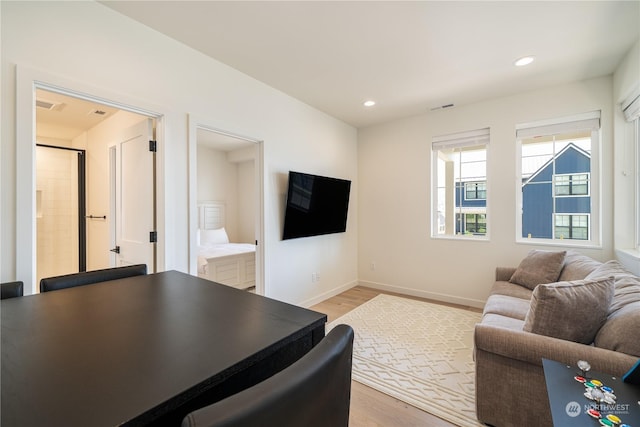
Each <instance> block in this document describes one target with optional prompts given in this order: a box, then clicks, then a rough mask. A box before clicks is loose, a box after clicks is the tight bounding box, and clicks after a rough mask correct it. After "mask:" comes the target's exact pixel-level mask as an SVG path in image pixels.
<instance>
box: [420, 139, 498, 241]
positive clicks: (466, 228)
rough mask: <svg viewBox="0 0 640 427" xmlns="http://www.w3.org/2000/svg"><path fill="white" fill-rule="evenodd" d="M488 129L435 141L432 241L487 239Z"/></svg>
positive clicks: (433, 141)
mask: <svg viewBox="0 0 640 427" xmlns="http://www.w3.org/2000/svg"><path fill="white" fill-rule="evenodd" d="M488 144H489V129H488V128H486V129H479V130H474V131H469V132H460V133H455V134H449V135H444V136H438V137H434V138H433V140H432V157H433V183H434V190H433V195H434V197H433V200H432V211H433V215H432V218H433V224H432V230H433V231H432V235H433V236H434V237H445V236H460V237H463V236H464V237H476V238H478V237H480V238H486V235H487V146H488Z"/></svg>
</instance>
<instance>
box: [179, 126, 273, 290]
mask: <svg viewBox="0 0 640 427" xmlns="http://www.w3.org/2000/svg"><path fill="white" fill-rule="evenodd" d="M189 144H190V177H189V179H190V210H191V214H190V222H191V225H190V241H191V244H190V248H191V251H190V273H191V274H193V275H197V276H199V277H202V278H205V279H208V280H212V281H214V282H218V283H222V284H225V285H228V286H232V287H235V288H238V289H245V290H250V291H254V292H256V293H259V294H263V293H264V286H263V280H262V277H263V273H262V264H263V263H262V259H263V256H264V248H263V245H262V218H263V215H262V209H263V208H262V206H263V205H262V172H261V171H262V142H261V141H259V140H256V139H253V138H248V137H244V136H239V135H237V134H234V133H231V132H227V131H221V130H219V129H217V128H214V127H212V126H207V125H203V124H201V123H198V122H196V121H194V120H192V118H191V117H190V126H189Z"/></svg>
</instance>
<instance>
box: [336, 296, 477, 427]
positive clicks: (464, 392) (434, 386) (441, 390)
mask: <svg viewBox="0 0 640 427" xmlns="http://www.w3.org/2000/svg"><path fill="white" fill-rule="evenodd" d="M480 317H481V314H480V313H475V312H471V311H466V310H462V309H458V308H452V307H447V306H442V305H438V304H431V303H427V302H422V301H416V300H410V299H406V298H400V297H396V296H391V295H382V294H381V295H378V296H376V297H375V298H373V299H371V300H370V301H368V302H366V303H365V304H363V305H361V306H359V307H357V308H356V309H354V310H352V311H350V312H349V313H347V314H345V315H344V316H342V317H340V318H338V319H336V320H335V321H333V322H331V323H330V324H329V325H328V326H327V331H329V330H330V329H331V328H333V327H334V326H335V325H339V324H341V323H346V324H348V325H351V327H352V328H353V329H354V331H355V340H354V346H353V379H354V380H355V381H358V382H359V383H362V384H365V385H367V386H369V387H372V388H374V389H376V390H378V391H381V392H383V393H385V394H388V395H389V396H393V397H395V398H397V399H399V400H401V401H403V402H406V403H408V404H410V405H413V406H416V407H418V408H420V409H422V410H424V411H427V412H429V413H431V414H433V415H435V416H437V417H439V418H442V419H444V420H447V421H449V422H451V423H454V424H456V425H459V426H473V427H476V426H480V425H482V424H480V423H479V422H478V421H477V419H476V415H475V398H474V362H473V355H472V352H473V328H474V325H475V324H476V323H478V322H479V321H480Z"/></svg>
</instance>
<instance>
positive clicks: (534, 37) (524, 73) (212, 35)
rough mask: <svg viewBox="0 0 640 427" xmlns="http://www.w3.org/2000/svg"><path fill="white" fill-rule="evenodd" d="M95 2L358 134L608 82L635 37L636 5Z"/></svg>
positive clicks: (639, 8)
mask: <svg viewBox="0 0 640 427" xmlns="http://www.w3.org/2000/svg"><path fill="white" fill-rule="evenodd" d="M101 3H103V4H105V5H106V6H108V7H110V8H112V9H114V10H116V11H118V12H120V13H122V14H125V15H127V16H129V17H131V18H133V19H135V20H137V21H139V22H141V23H143V24H145V25H147V26H149V27H151V28H154V29H156V30H157V31H159V32H161V33H164V34H166V35H168V36H169V37H172V38H174V39H176V40H178V41H181V42H182V43H184V44H186V45H188V46H191V47H193V48H194V49H196V50H199V51H200V52H203V53H205V54H207V55H209V56H211V57H213V58H215V59H217V60H219V61H221V62H223V63H226V64H227V65H229V66H231V67H233V68H235V69H237V70H240V71H241V72H243V73H245V74H248V75H250V76H252V77H254V78H256V79H258V80H260V81H262V82H265V83H266V84H268V85H270V86H272V87H274V88H277V89H279V90H281V91H283V92H285V93H287V94H289V95H291V96H293V97H295V98H298V99H300V100H302V101H303V102H305V103H307V104H309V105H312V106H314V107H316V108H318V109H319V110H322V111H325V112H326V113H328V114H330V115H332V116H334V117H337V118H339V119H341V120H343V121H345V122H347V123H349V124H352V125H354V126H356V127H364V126H368V125H372V124H375V123H380V122H384V121H389V120H392V119H395V118H398V117H404V116H409V115H414V114H420V113H422V112H425V111H428V110H430V109H432V108H435V107H438V106H442V105H445V104H451V103H453V104H455V105H456V106H459V105H462V104H468V103H473V102H477V101H481V100H485V99H490V98H496V97H501V96H506V95H510V94H513V93H518V92H524V91H529V90H533V89H537V88H540V87H546V86H551V85H556V84H562V83H565V82H569V81H576V80H582V79H587V78H592V77H597V76H603V75H608V74H611V73H612V72H613V71H614V70H615V68H616V66H617V65H618V64H619V62H620V60H621V59H622V58H623V57H624V55H625V54H626V53H627V52H628V50H629V49H630V48H631V47H632V46H633V45H634V43H635V42H636V41H637V40H638V39H639V38H640V33H639V28H640V1H637V0H635V1H603V2H595V1H568V2H558V1H533V2H507V1H498V2H484V1H470V2H462V1H446V2H445V1H411V2H402V1H374V2H370V1H353V2H346V1H320V2H313V1H302V2H295V1H284V2H270V1H257V2H249V1H228V2H222V1H153V0H151V1H102V2H101ZM525 55H535V56H536V61H535V62H534V63H533V64H532V65H529V66H528V67H524V68H517V67H514V66H513V62H514V61H515V60H516V59H517V58H519V57H522V56H525ZM367 99H373V100H375V101H376V102H377V105H376V106H375V107H372V108H365V107H363V106H362V103H363V101H365V100H367Z"/></svg>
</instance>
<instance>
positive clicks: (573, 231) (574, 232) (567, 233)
mask: <svg viewBox="0 0 640 427" xmlns="http://www.w3.org/2000/svg"><path fill="white" fill-rule="evenodd" d="M554 236H555V238H556V239H574V240H589V216H588V215H560V214H558V215H556V220H555V228H554Z"/></svg>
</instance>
